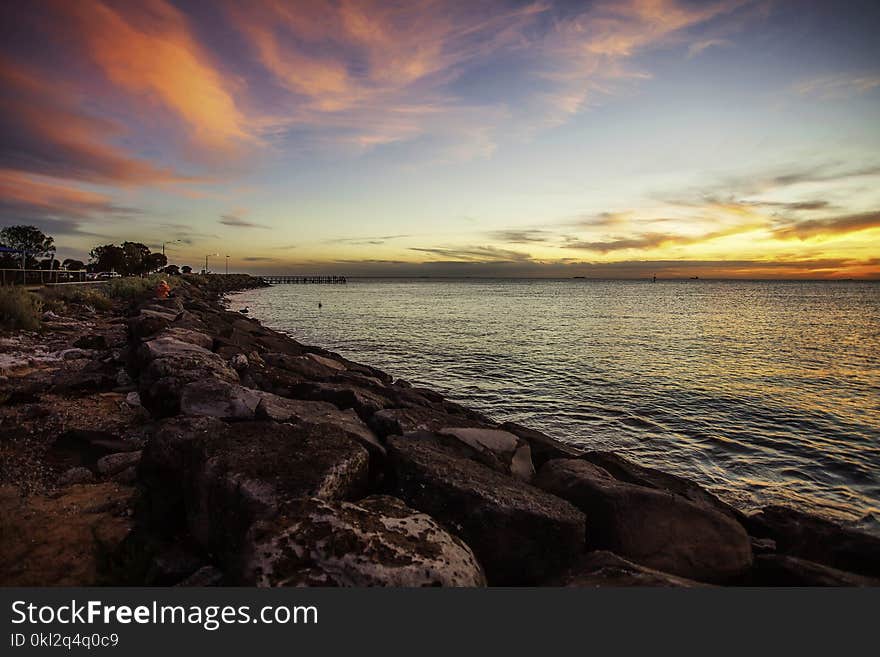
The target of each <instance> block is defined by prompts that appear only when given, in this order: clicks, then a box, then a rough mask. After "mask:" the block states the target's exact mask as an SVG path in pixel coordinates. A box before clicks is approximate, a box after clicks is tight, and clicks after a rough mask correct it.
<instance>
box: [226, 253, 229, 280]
mask: <svg viewBox="0 0 880 657" xmlns="http://www.w3.org/2000/svg"><path fill="white" fill-rule="evenodd" d="M226 275H227V276H229V256H228V255H227V256H226Z"/></svg>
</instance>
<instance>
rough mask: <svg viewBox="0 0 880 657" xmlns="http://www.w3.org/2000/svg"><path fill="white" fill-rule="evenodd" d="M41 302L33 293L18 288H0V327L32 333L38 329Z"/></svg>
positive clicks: (41, 312)
mask: <svg viewBox="0 0 880 657" xmlns="http://www.w3.org/2000/svg"><path fill="white" fill-rule="evenodd" d="M42 314H43V302H42V300H41V299H40V298H39V297H38V296H37V295H36V294H34V293H33V292H29V291H28V290H26V289H23V288H20V287H3V288H0V327H2V328H4V329H8V330H16V329H24V330H27V331H33V330H36V329H38V328H39V327H40V317H41V316H42Z"/></svg>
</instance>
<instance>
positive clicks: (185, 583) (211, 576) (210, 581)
mask: <svg viewBox="0 0 880 657" xmlns="http://www.w3.org/2000/svg"><path fill="white" fill-rule="evenodd" d="M224 579H225V578H224V575H223V572H222V571H220V570H218V569H217V568H215V567H214V566H202V567H201V568H199V569H198V570H197V571H196V572H194V573H193V574H192V575H190V576H189V577H187V578H186V579H183V580H181V581H180V582H178V583H177V584H175V585H174V586H182V587H197V586H222V585H223V584H224Z"/></svg>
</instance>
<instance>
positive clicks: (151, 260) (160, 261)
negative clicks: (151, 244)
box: [144, 253, 168, 271]
mask: <svg viewBox="0 0 880 657" xmlns="http://www.w3.org/2000/svg"><path fill="white" fill-rule="evenodd" d="M167 264H168V258H166V257H165V254H164V253H151V254H150V255H148V256H147V257H146V258H144V265H145V266H146V267H147V271H159V270H160V269H162V267H164V266H165V265H167Z"/></svg>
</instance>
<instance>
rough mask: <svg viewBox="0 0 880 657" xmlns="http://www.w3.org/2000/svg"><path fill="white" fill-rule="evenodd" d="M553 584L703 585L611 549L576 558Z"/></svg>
mask: <svg viewBox="0 0 880 657" xmlns="http://www.w3.org/2000/svg"><path fill="white" fill-rule="evenodd" d="M553 585H554V586H568V587H578V588H599V587H609V586H614V587H621V586H651V587H681V588H692V587H699V586H705V584H700V583H699V582H695V581H693V580H691V579H685V578H684V577H676V576H675V575H670V574H669V573H663V572H660V571H659V570H654V569H653V568H647V567H645V566H642V565H640V564H637V563H633V562H632V561H627V560H626V559H624V558H623V557H619V556H617V555H616V554H614V553H612V552H607V551H605V550H594V551H593V552H588V553H587V554H586V555H584V556H583V557H581V558H580V559H578V561H577V562H576V563H575V564H574V565H573V566H572V567H571V568H569V569H568V570H567V571H565V573H564V574H563V575H562V576H560V577H559V578H558V579H557V580H555V581H554V582H553Z"/></svg>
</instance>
